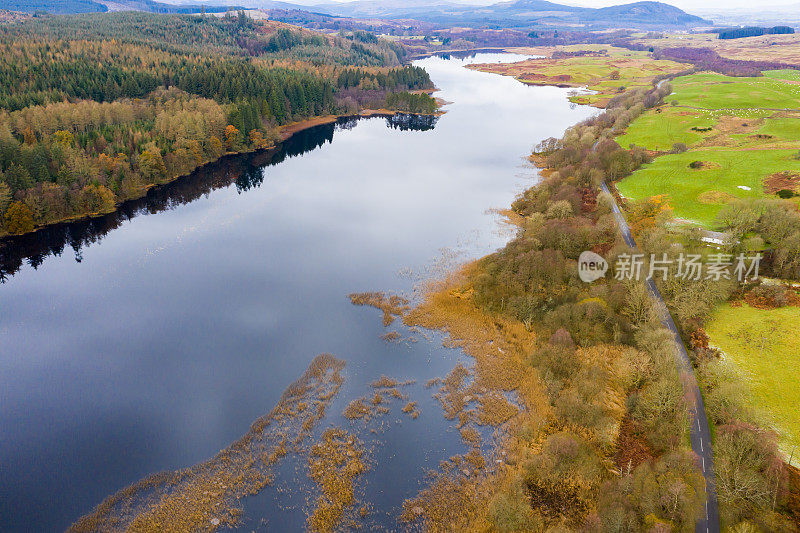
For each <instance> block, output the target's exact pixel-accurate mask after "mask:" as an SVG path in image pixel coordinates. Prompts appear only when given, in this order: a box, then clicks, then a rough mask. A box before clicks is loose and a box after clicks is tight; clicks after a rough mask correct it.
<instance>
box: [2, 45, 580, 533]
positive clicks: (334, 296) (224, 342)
mask: <svg viewBox="0 0 800 533" xmlns="http://www.w3.org/2000/svg"><path fill="white" fill-rule="evenodd" d="M511 59H521V56H516V57H515V56H510V55H497V54H479V55H478V56H477V57H475V58H471V59H443V58H429V59H424V60H420V61H418V62H416V63H417V64H418V65H421V66H424V67H425V68H426V69H428V71H429V72H430V74H431V77H432V78H433V80H434V82H435V83H436V85H437V86H438V87H439V88H440V89H441V92H440V93H439V94H438V96H440V97H442V98H444V99H445V100H447V101H450V102H453V104H452V105H450V106H448V107H447V110H448V113H447V114H446V115H444V116H443V117H441V118H440V119H439V120H438V121H437V122H436V123H435V124H434V123H433V122H432V121H427V122H425V121H423V122H420V121H413V120H402V119H398V120H390V121H387V120H386V119H378V118H375V119H369V120H361V121H358V122H353V121H343V122H342V123H340V124H338V125H329V126H320V127H317V128H314V129H312V130H308V131H306V132H303V133H302V134H300V135H298V136H296V137H295V138H293V139H292V140H290V141H289V142H287V143H286V145H285V146H283V147H282V148H281V149H280V150H278V151H276V152H274V153H267V154H258V155H255V156H247V157H239V158H232V159H229V160H225V161H223V162H222V163H220V164H219V165H214V166H212V167H209V168H208V169H205V170H203V171H201V172H198V173H197V174H196V175H194V176H192V177H190V178H187V179H185V180H182V181H180V182H177V183H175V184H172V185H170V186H167V187H163V188H161V189H159V190H156V191H152V192H151V194H150V195H149V196H148V197H147V198H145V199H143V200H141V201H138V202H133V203H131V204H129V205H127V206H125V208H124V209H123V210H122V211H121V212H120V213H118V214H115V215H110V216H108V217H105V218H102V219H97V220H94V221H91V222H89V223H83V224H75V225H70V226H63V227H59V228H54V229H51V230H48V231H44V232H41V233H39V234H37V235H35V236H33V237H28V238H25V239H18V240H15V241H10V242H8V243H6V244H5V247H4V248H2V249H0V275H2V276H3V279H4V283H3V284H0V530H3V531H6V530H11V531H57V530H63V529H65V528H66V527H68V526H69V525H70V524H71V523H72V522H73V521H74V520H75V519H77V518H79V517H80V516H81V515H83V514H85V513H87V512H89V511H91V509H92V508H93V507H94V506H95V505H97V504H98V503H99V502H101V501H102V500H103V498H105V497H106V496H108V495H110V494H113V493H115V492H116V491H118V490H120V489H121V488H123V487H125V486H126V485H128V484H130V483H132V482H135V481H137V480H139V479H141V478H142V477H144V476H146V475H148V474H150V473H153V472H156V471H160V470H175V469H179V468H183V467H187V466H190V465H192V464H195V463H197V462H200V461H203V460H205V459H208V458H209V457H211V456H213V455H214V454H215V453H217V452H218V451H219V450H220V449H221V448H224V447H225V446H227V445H228V444H229V443H230V442H232V441H234V440H236V439H238V438H239V437H240V436H241V435H242V434H244V433H245V432H246V431H247V429H248V428H249V426H250V424H251V423H252V422H253V420H255V419H256V418H258V417H259V416H261V415H263V414H265V413H267V412H269V411H270V410H271V409H272V407H273V406H274V405H275V404H276V402H277V401H278V399H279V398H280V395H281V393H282V392H283V390H284V388H285V387H286V386H287V385H288V384H290V383H291V382H293V381H294V380H296V379H297V378H298V377H299V376H300V375H301V374H302V373H303V371H304V370H305V369H306V367H307V366H308V364H309V362H310V361H311V360H312V359H313V358H314V356H316V355H317V354H319V353H323V352H328V353H332V354H334V355H336V356H337V357H340V358H342V359H344V360H346V362H347V366H346V369H345V378H346V382H345V385H344V387H343V389H342V391H341V393H340V395H339V397H338V398H337V400H336V403H335V404H334V407H333V408H332V409H331V411H330V412H329V416H328V420H325V421H324V422H323V424H322V426H321V428H324V427H327V426H329V425H331V424H341V425H343V426H344V427H345V428H348V429H349V426H348V425H347V424H348V423H347V422H343V420H342V418H341V416H340V413H341V411H342V408H343V407H344V406H345V405H346V404H347V402H348V401H349V400H350V399H352V398H354V397H356V396H359V395H363V394H367V393H369V392H370V390H369V386H368V384H369V382H370V381H372V380H373V379H375V378H377V377H379V376H380V375H381V374H386V375H389V376H392V377H396V378H399V379H416V380H417V383H416V384H415V385H413V386H411V387H409V388H408V389H407V390H406V392H408V393H409V394H410V395H411V399H412V400H417V401H418V402H419V408H420V412H421V416H420V418H419V419H417V420H411V419H409V418H408V417H407V416H405V415H402V414H401V413H399V406H397V405H395V406H393V411H392V413H391V414H390V415H388V416H387V422H388V425H389V426H391V427H389V429H387V430H386V431H385V432H384V433H383V434H382V435H380V436H379V437H376V438H378V439H379V440H375V441H374V443H375V444H376V446H375V453H374V463H375V466H374V468H373V469H372V471H371V472H370V473H369V474H368V475H367V476H366V487H367V488H366V493H365V495H366V500H367V501H368V502H371V503H372V504H373V506H374V511H375V513H374V517H375V518H374V519H375V520H377V522H378V524H383V525H390V524H393V523H394V522H393V521H394V520H395V517H396V512H397V509H398V508H399V506H400V505H401V504H402V501H403V499H404V498H407V497H409V496H412V495H413V494H414V493H415V492H416V491H417V490H418V488H419V483H420V481H421V480H422V478H423V474H424V472H425V469H426V468H432V467H435V466H436V465H437V464H438V462H439V461H440V460H441V459H444V458H446V457H449V456H450V455H452V454H453V453H460V452H462V451H464V448H463V445H462V444H461V443H460V441H459V438H458V433H457V432H456V431H455V430H454V429H453V428H452V427H451V424H450V423H449V422H447V421H445V420H444V419H443V417H442V411H441V409H440V407H439V406H438V404H436V403H435V401H434V400H433V399H432V398H431V391H429V390H426V389H425V388H424V386H423V384H424V383H425V381H427V380H428V379H430V378H432V377H436V376H443V375H445V374H446V373H447V372H448V371H449V370H450V369H451V368H452V366H453V365H454V363H455V362H456V361H457V360H459V358H460V357H462V355H461V354H460V352H458V351H456V350H448V349H445V348H443V347H442V346H441V337H439V336H438V335H430V338H429V339H426V338H423V337H420V336H418V338H419V340H418V342H416V343H411V344H404V343H387V342H384V341H382V340H381V339H380V335H381V334H383V333H384V332H385V331H386V330H385V329H384V328H383V326H382V323H381V316H380V313H379V312H378V311H376V310H374V309H371V308H366V307H354V306H352V305H351V304H350V302H349V300H348V299H347V294H349V293H351V292H360V291H371V290H387V291H396V292H410V291H411V289H412V287H413V285H414V280H415V277H414V276H413V275H408V272H415V273H418V274H419V273H424V272H425V269H426V268H428V267H430V265H432V264H435V263H436V261H437V259H439V258H441V257H443V256H444V257H445V258H448V259H452V257H453V256H457V258H458V259H459V260H467V259H470V258H474V257H478V256H481V255H484V254H486V253H489V252H491V251H493V250H495V249H497V248H498V247H500V246H502V245H503V243H504V242H505V241H506V240H507V239H508V237H509V233H508V231H505V230H503V228H502V227H501V226H500V225H499V224H498V217H497V216H496V215H493V214H491V213H489V212H488V211H487V209H489V208H493V207H506V206H508V205H509V204H510V202H511V201H512V200H513V198H514V196H515V194H517V193H518V192H520V191H521V190H523V189H524V188H526V187H528V186H530V185H532V183H533V180H534V179H535V178H536V172H535V170H534V169H533V168H531V167H530V166H529V165H528V164H527V163H526V162H525V160H524V156H525V155H526V154H527V153H529V151H530V148H531V146H532V145H533V144H535V143H536V142H538V141H539V140H541V139H543V138H545V137H549V136H558V135H560V134H561V133H562V132H563V130H564V129H565V128H566V127H568V126H569V125H571V124H574V123H575V122H577V121H579V120H581V119H582V118H585V117H587V116H589V114H591V113H592V110H590V109H587V108H581V107H574V106H570V105H569V103H568V102H567V98H566V92H567V91H566V90H563V89H556V88H544V87H527V86H524V85H523V84H521V83H519V82H517V81H515V80H513V79H512V78H506V77H501V76H496V75H492V74H485V73H479V72H474V71H470V70H468V69H465V68H463V67H464V65H465V64H466V63H469V62H486V61H501V60H502V61H509V60H511ZM443 250H444V251H443ZM289 468H290V467H289V466H287V467H286V469H289ZM292 475H293V474H292V473H291V472H287V477H288V478H289V479H291V478H292ZM294 475H295V477H296V474H294ZM304 502H305V499H304V496H298V495H291V494H278V495H276V493H275V491H273V490H271V489H270V488H267V489H266V490H265V491H264V492H263V493H262V494H260V495H258V496H256V497H254V498H251V499H249V500H247V501H245V502H244V503H245V509H246V518H245V526H246V528H247V529H248V530H249V529H264V528H265V527H268V528H270V529H290V530H291V529H299V528H301V527H302V525H303V523H304V522H303V520H304V510H303V504H304ZM262 519H264V520H262Z"/></svg>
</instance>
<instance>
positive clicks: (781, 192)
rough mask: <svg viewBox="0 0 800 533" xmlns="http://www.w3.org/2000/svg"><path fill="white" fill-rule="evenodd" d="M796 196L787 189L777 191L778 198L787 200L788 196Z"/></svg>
mask: <svg viewBox="0 0 800 533" xmlns="http://www.w3.org/2000/svg"><path fill="white" fill-rule="evenodd" d="M795 196H796V194H795V192H794V191H792V190H789V189H781V190H779V191H778V198H783V199H784V200H788V199H789V198H794V197H795Z"/></svg>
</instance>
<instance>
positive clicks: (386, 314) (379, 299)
mask: <svg viewBox="0 0 800 533" xmlns="http://www.w3.org/2000/svg"><path fill="white" fill-rule="evenodd" d="M348 297H349V298H350V302H351V303H352V304H353V305H369V306H372V307H374V308H376V309H380V310H381V311H383V325H384V326H389V325H391V324H392V322H394V320H395V318H397V317H400V316H402V315H403V313H405V312H406V311H408V310H409V309H410V307H409V305H408V300H407V299H405V298H403V297H402V296H398V295H396V294H392V295H387V294H385V293H383V292H361V293H353V294H350V295H349V296H348Z"/></svg>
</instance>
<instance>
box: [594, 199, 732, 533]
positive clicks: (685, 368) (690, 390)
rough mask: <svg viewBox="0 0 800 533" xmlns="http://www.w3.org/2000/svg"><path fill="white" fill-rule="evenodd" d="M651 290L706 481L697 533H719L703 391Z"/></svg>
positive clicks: (626, 234)
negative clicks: (670, 343) (673, 349)
mask: <svg viewBox="0 0 800 533" xmlns="http://www.w3.org/2000/svg"><path fill="white" fill-rule="evenodd" d="M601 188H602V189H603V192H606V193H608V194H611V191H609V190H608V186H607V185H606V184H605V183H603V184H602V185H601ZM612 198H613V195H612ZM613 209H614V218H616V220H617V225H618V226H619V231H620V234H621V235H622V239H623V240H624V241H625V244H627V245H628V246H630V247H631V248H633V249H636V248H637V246H636V241H635V240H634V238H633V235H632V234H631V229H630V227H629V226H628V222H627V221H626V220H625V215H623V214H622V211H621V210H620V208H619V206H618V205H617V202H616V200H615V201H614V203H613ZM647 289H648V292H649V293H650V297H651V298H652V299H653V302H654V303H655V305H656V308H657V309H658V312H659V315H660V318H661V323H662V324H663V325H664V327H665V328H667V329H668V330H670V332H672V335H673V336H674V337H675V344H676V345H677V348H678V349H677V358H676V364H677V366H678V372H679V373H680V378H681V385H682V386H683V393H684V397H685V398H686V402H687V408H688V411H689V413H688V414H689V423H690V425H691V429H690V432H689V433H690V437H691V441H692V451H694V453H696V454H697V457H698V460H699V463H700V468H701V469H702V472H703V477H705V479H706V503H705V516H704V517H702V518H700V519H698V520H697V522H696V524H695V531H696V532H697V533H719V531H720V528H719V504H718V503H717V488H716V478H715V477H714V453H713V450H712V449H711V430H710V429H709V427H708V417H707V416H706V408H705V404H704V403H703V396H702V395H701V394H700V387H699V386H698V385H697V379H696V377H695V375H694V368H693V367H692V361H691V360H690V359H689V353H688V352H687V351H686V345H684V343H683V339H681V336H680V334H679V333H678V328H677V327H676V326H675V321H674V320H673V319H672V315H671V314H670V312H669V310H668V309H667V304H666V303H665V302H664V298H663V297H662V296H661V292H659V290H658V287H656V284H655V281H653V280H652V279H648V280H647Z"/></svg>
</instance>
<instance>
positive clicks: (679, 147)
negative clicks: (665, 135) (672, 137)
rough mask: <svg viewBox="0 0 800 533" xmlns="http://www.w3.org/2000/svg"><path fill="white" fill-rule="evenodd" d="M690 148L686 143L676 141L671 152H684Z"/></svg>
mask: <svg viewBox="0 0 800 533" xmlns="http://www.w3.org/2000/svg"><path fill="white" fill-rule="evenodd" d="M688 149H689V148H688V147H687V146H686V144H685V143H675V144H673V145H672V150H670V153H671V154H682V153H683V152H685V151H686V150H688Z"/></svg>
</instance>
